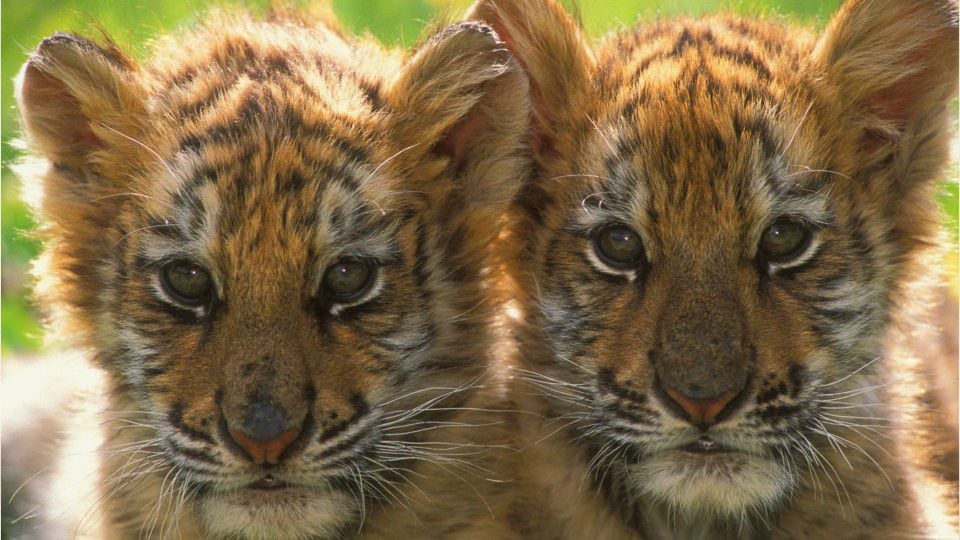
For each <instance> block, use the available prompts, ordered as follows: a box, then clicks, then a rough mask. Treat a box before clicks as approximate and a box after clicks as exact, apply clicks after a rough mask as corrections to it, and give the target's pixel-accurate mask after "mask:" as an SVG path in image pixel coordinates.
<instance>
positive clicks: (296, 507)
mask: <svg viewBox="0 0 960 540" xmlns="http://www.w3.org/2000/svg"><path fill="white" fill-rule="evenodd" d="M200 510H201V515H202V517H203V521H204V524H205V525H206V528H207V530H208V531H209V533H210V534H211V535H212V536H214V537H228V538H233V537H241V538H250V539H267V538H269V539H277V540H281V539H284V540H285V539H290V540H294V539H306V538H317V537H320V538H330V537H335V536H338V535H339V534H340V533H341V532H342V531H343V529H344V528H345V527H347V526H349V525H351V524H352V523H354V522H355V521H356V519H357V516H358V513H359V509H358V507H357V502H356V500H354V499H353V498H352V497H350V496H349V495H347V494H345V493H340V492H324V493H319V492H316V491H309V490H283V491H277V492H272V491H265V492H251V491H249V490H245V491H236V492H231V493H219V494H210V495H208V496H206V497H204V498H203V499H202V500H201V501H200Z"/></svg>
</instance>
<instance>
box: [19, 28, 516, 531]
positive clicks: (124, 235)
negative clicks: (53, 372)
mask: <svg viewBox="0 0 960 540" xmlns="http://www.w3.org/2000/svg"><path fill="white" fill-rule="evenodd" d="M504 95H508V96H511V99H510V100H503V99H502V97H503V96H504ZM526 95H527V80H526V78H525V77H524V76H523V75H522V74H521V73H520V72H519V70H518V69H517V67H516V65H515V63H514V62H513V61H512V60H511V58H510V55H509V53H507V52H506V51H505V49H504V48H503V46H502V44H501V43H499V41H498V39H497V37H496V35H495V34H494V33H493V32H492V31H491V30H490V29H489V28H488V27H485V26H482V25H479V24H461V25H456V26H452V27H449V28H447V29H445V30H442V31H440V32H438V33H436V34H435V35H433V36H432V37H429V38H428V39H426V40H425V41H423V42H422V44H421V45H419V46H418V47H417V48H416V49H415V51H414V52H413V53H412V54H410V55H408V56H406V57H403V56H402V55H400V54H396V53H392V52H388V51H384V50H382V49H381V48H379V46H377V45H375V44H373V43H369V42H363V41H355V40H351V39H349V38H345V37H343V36H342V35H340V34H339V32H338V31H337V30H336V29H335V28H333V26H332V25H330V24H325V23H320V22H311V21H306V20H301V19H297V18H295V17H293V16H289V15H287V16H283V17H280V16H277V17H275V18H274V19H271V20H269V21H266V22H260V21H257V20H255V19H253V18H251V17H250V16H248V15H243V14H224V15H219V16H214V17H212V22H210V23H207V24H206V25H205V26H203V27H202V28H200V29H197V30H194V31H191V32H190V33H186V34H183V35H178V36H176V37H172V38H165V39H162V40H161V41H160V42H159V44H158V45H157V47H156V50H155V52H154V54H153V57H152V60H150V61H149V62H147V63H145V64H143V65H141V64H138V63H136V62H135V61H134V60H132V59H131V58H130V57H128V56H127V55H126V54H124V53H123V52H121V51H120V50H119V49H118V48H117V47H116V46H114V45H112V44H106V45H104V44H98V43H95V42H94V41H91V40H88V39H85V38H83V37H79V36H75V35H67V34H57V35H54V36H52V37H50V38H48V39H46V40H44V41H43V42H42V43H41V44H40V46H39V47H38V48H37V50H36V51H35V52H34V53H33V55H32V56H31V57H30V59H29V61H28V62H27V64H26V65H25V66H24V68H23V70H22V71H21V74H20V78H19V87H18V102H19V107H20V111H21V114H22V119H23V127H24V131H25V134H26V138H27V142H28V144H29V145H30V147H31V148H32V149H33V150H34V151H36V152H37V153H39V154H40V155H41V156H42V157H43V158H45V159H44V160H42V163H41V165H45V171H43V172H42V173H40V174H38V175H35V176H32V177H27V178H26V180H27V182H28V183H29V184H30V185H31V187H33V188H39V189H38V191H39V196H38V197H37V198H36V200H35V204H36V211H37V214H38V216H39V219H40V220H41V221H42V223H43V227H44V228H43V234H44V235H45V237H46V239H47V243H46V249H45V252H44V255H43V257H42V259H41V261H40V262H39V263H38V267H37V273H38V276H39V295H40V297H41V299H42V301H43V302H44V303H45V305H46V307H47V308H48V310H49V311H50V313H51V317H52V318H54V319H55V320H54V323H55V326H54V329H55V331H64V332H68V333H69V335H70V336H72V337H73V338H75V340H76V343H77V345H78V346H81V347H84V348H88V349H90V350H92V351H93V352H94V354H95V357H96V361H97V362H98V364H99V365H101V366H103V367H104V368H105V369H106V370H107V371H108V372H109V374H110V376H111V380H112V392H113V393H114V394H113V395H112V399H111V406H112V409H113V410H111V411H109V412H108V413H107V414H108V415H110V416H111V417H112V418H113V420H114V421H112V422H108V423H107V430H108V432H109V433H110V436H111V440H110V441H109V442H108V443H107V445H106V447H105V452H104V455H105V460H106V464H105V466H104V470H103V472H102V474H103V476H104V481H103V489H104V490H106V491H107V500H108V501H111V502H110V503H109V504H110V507H111V512H110V513H109V514H108V515H109V516H110V518H111V519H112V520H113V521H114V522H116V524H117V525H119V526H121V527H122V526H126V527H129V528H130V530H131V534H134V533H136V530H137V529H138V528H139V529H141V532H143V531H148V532H147V534H148V535H149V534H150V532H151V531H152V532H156V531H161V534H163V532H164V531H163V527H166V526H172V523H166V522H165V520H168V521H169V520H173V519H174V518H176V519H179V518H180V517H181V516H182V515H191V514H192V515H193V516H196V517H197V521H199V523H200V525H201V527H202V528H204V530H206V531H207V532H209V533H211V534H227V535H234V534H236V535H241V536H244V535H251V536H258V537H278V535H281V534H285V535H288V536H290V537H313V536H316V535H324V536H326V535H331V534H334V533H335V532H336V531H339V530H342V529H344V528H345V527H347V526H350V527H353V528H354V530H355V529H356V526H357V524H358V522H359V521H360V519H361V516H363V515H365V513H366V512H368V511H369V510H372V509H375V508H378V507H379V506H380V505H381V504H385V502H386V500H387V499H388V498H390V497H391V496H396V494H395V493H394V491H395V490H397V489H404V488H403V482H404V480H405V478H404V475H403V474H402V473H401V471H404V470H408V468H409V467H410V465H409V464H407V462H408V461H410V462H415V461H416V460H427V461H429V460H431V459H434V458H437V459H440V458H442V457H443V456H439V457H438V453H442V451H441V450H437V448H444V447H443V446H437V445H430V444H428V443H424V442H423V439H424V438H429V437H431V436H435V434H436V433H438V432H437V428H439V427H442V425H443V416H444V415H445V414H449V413H448V412H444V411H450V410H451V409H455V408H456V407H457V406H458V404H459V403H461V402H462V401H463V400H464V399H466V397H467V396H469V395H470V392H471V388H473V387H475V386H476V382H477V381H478V378H479V377H480V376H481V375H482V372H483V361H484V354H485V349H486V347H487V344H488V341H489V338H488V335H487V333H486V324H487V322H488V319H489V314H490V312H491V311H492V309H491V308H492V305H491V303H492V300H491V294H490V291H488V290H486V289H485V285H484V279H485V272H486V270H485V268H486V265H487V262H486V255H487V245H488V244H489V243H490V241H491V240H492V239H493V238H494V237H495V235H496V232H497V225H498V223H499V221H498V216H500V215H501V214H502V212H503V210H504V207H505V205H506V204H507V202H508V201H509V200H511V199H512V198H513V196H514V195H515V192H516V190H517V189H518V188H519V187H520V184H519V180H517V179H518V178H520V176H521V174H520V173H519V172H517V170H516V169H518V168H519V167H520V165H521V163H523V161H522V159H521V156H522V155H523V154H524V150H523V149H524V148H525V145H526V142H525V141H526V127H525V126H526V118H527V112H526V109H525V107H526V104H525V101H524V99H523V98H522V96H526ZM518 96H519V98H518ZM500 102H505V103H509V104H510V106H512V107H513V108H512V109H511V108H510V107H508V106H503V105H502V104H499V103H500ZM494 103H498V105H497V106H496V107H494V106H493V105H492V104H494ZM381 498H382V499H383V500H381V501H379V502H378V499H381ZM151 510H153V512H150V511H151Z"/></svg>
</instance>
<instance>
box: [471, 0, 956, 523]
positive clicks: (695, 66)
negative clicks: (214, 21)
mask: <svg viewBox="0 0 960 540" xmlns="http://www.w3.org/2000/svg"><path fill="white" fill-rule="evenodd" d="M467 17H468V18H470V19H475V20H480V21H483V22H485V23H486V24H490V25H491V26H493V27H494V28H495V29H496V31H497V32H498V34H499V35H500V36H501V37H502V39H503V40H504V41H505V42H506V43H507V46H508V47H509V49H510V50H511V52H513V53H514V55H515V56H516V57H517V59H518V61H519V62H520V63H521V64H522V65H523V66H524V68H525V70H526V72H527V73H528V75H529V77H530V79H531V103H532V106H533V108H534V115H533V126H532V129H531V139H532V144H533V147H534V148H535V150H536V160H537V171H536V173H535V175H534V178H533V179H532V181H531V182H530V183H529V185H528V186H527V188H526V189H525V190H524V192H523V193H522V194H521V197H520V199H519V202H518V204H517V206H516V214H515V216H516V219H515V222H514V224H513V227H512V233H511V235H510V236H509V238H508V239H507V241H506V242H505V246H506V247H510V246H512V247H513V248H514V249H515V253H514V260H515V264H514V265H513V267H512V271H511V273H510V280H512V281H511V282H510V286H511V287H512V288H513V289H514V291H515V294H516V297H517V302H516V306H515V310H516V311H515V313H516V320H517V324H518V325H520V326H521V331H520V332H519V335H520V341H519V351H520V362H519V364H518V366H517V367H516V374H517V377H516V380H517V381H518V385H517V387H516V392H515V395H516V399H517V401H518V402H519V404H520V408H522V409H526V410H528V411H530V412H534V413H537V414H528V415H522V416H521V417H520V418H519V420H518V421H519V422H520V424H521V425H522V430H523V433H522V434H521V436H520V437H521V443H520V444H521V446H522V447H524V448H529V450H528V451H527V452H525V453H523V454H521V455H520V456H519V457H518V460H517V462H516V463H515V464H514V466H515V470H514V474H515V475H516V476H517V477H519V478H522V479H523V481H522V482H520V485H521V486H522V487H521V488H520V489H519V490H518V493H517V497H516V502H515V506H514V509H513V511H512V512H511V514H510V521H511V522H512V523H513V524H514V526H515V527H516V529H517V530H518V531H521V532H522V534H523V535H524V536H525V537H527V538H534V537H535V538H605V539H607V538H634V537H637V536H641V537H647V538H720V537H760V538H766V537H775V538H820V537H831V538H873V537H901V536H903V537H916V536H937V535H941V534H955V531H954V529H953V527H954V526H955V525H953V526H951V525H950V524H949V521H943V519H944V518H943V517H942V516H938V515H937V504H941V503H943V502H944V500H943V499H941V500H940V501H937V500H935V499H936V497H937V496H938V495H941V494H942V493H943V491H941V492H935V491H934V492H930V491H926V490H927V489H928V488H927V487H924V485H923V484H922V483H921V482H920V480H919V478H920V477H921V476H923V467H922V466H921V467H915V466H912V465H910V462H911V458H916V456H915V455H914V454H911V452H912V451H911V450H909V449H908V448H905V446H906V447H909V446H910V445H909V444H904V443H902V442H898V440H899V438H900V437H901V436H904V435H906V436H907V437H908V438H909V437H914V436H915V435H913V433H914V431H916V430H922V429H925V426H926V424H924V423H923V422H922V421H921V420H922V419H921V418H920V417H918V416H916V415H915V413H916V410H915V409H914V408H913V407H914V406H913V405H910V406H909V407H907V406H903V407H901V405H903V404H902V403H901V401H899V400H900V398H899V397H897V394H896V392H897V390H896V384H897V383H899V382H901V381H902V380H904V379H906V380H907V381H908V382H910V379H909V378H910V377H912V376H914V374H915V372H914V371H911V369H910V365H909V364H910V362H906V363H905V362H902V361H896V359H892V358H890V357H889V355H890V354H891V353H895V352H896V348H895V347H891V348H885V342H886V341H885V340H887V337H888V333H889V331H890V329H891V327H892V322H893V321H894V320H900V322H904V321H906V322H908V323H909V320H908V319H904V318H903V317H902V315H901V314H902V313H903V312H904V311H903V310H904V306H907V305H909V304H910V303H911V301H913V300H914V299H915V298H914V297H913V296H912V293H911V292H910V290H911V288H909V287H908V285H909V284H910V283H911V281H912V280H913V279H914V278H915V276H916V275H917V274H916V271H917V269H918V268H917V267H918V265H919V263H918V261H920V260H921V259H920V255H921V254H922V253H923V251H924V249H923V248H924V247H925V245H927V244H929V243H931V242H933V241H935V239H936V227H937V219H936V218H937V215H938V213H937V207H936V203H935V201H934V198H933V196H932V193H933V189H934V187H935V185H936V180H937V179H938V178H939V177H940V176H939V175H940V174H941V172H942V169H943V165H944V163H945V161H946V158H947V142H948V140H949V137H950V130H949V123H948V103H949V102H950V99H951V98H952V97H953V96H954V95H955V94H956V81H957V13H956V6H955V4H954V3H952V2H940V1H934V0H910V1H899V0H851V1H849V2H847V3H846V4H845V5H844V6H843V7H842V9H841V10H840V12H839V13H838V14H837V15H836V16H835V17H834V19H833V21H832V22H831V23H830V25H829V26H828V27H827V28H826V30H824V31H823V33H822V34H821V35H820V36H816V35H813V34H812V33H810V32H808V31H807V30H804V29H801V28H794V27H788V26H782V25H780V24H776V23H772V22H767V21H761V20H753V19H744V18H738V17H733V16H713V17H707V18H702V19H678V20H669V21H667V20H664V21H657V22H652V23H649V24H642V25H640V26H638V27H636V28H633V29H629V30H626V31H623V32H619V33H615V34H613V35H611V36H609V37H607V38H605V39H604V40H603V41H602V42H601V43H599V44H597V45H596V46H595V47H591V46H590V45H589V44H587V43H586V40H585V39H584V38H583V36H582V32H581V31H580V29H579V28H578V26H577V25H576V23H574V22H573V20H572V19H571V18H570V17H569V16H568V15H567V14H566V13H565V12H564V10H563V8H562V7H561V6H560V5H559V3H558V2H555V1H553V0H528V1H511V0H480V1H479V2H478V3H477V4H475V5H474V7H473V9H472V10H471V12H470V13H469V14H468V16H467ZM784 216H788V217H790V218H791V219H794V220H797V221H800V222H802V223H804V224H805V227H806V228H807V229H808V230H809V231H811V233H810V238H811V240H810V242H809V243H808V244H806V245H805V247H804V248H803V250H802V252H801V253H799V254H798V255H797V256H795V257H794V258H792V259H791V260H789V261H787V262H776V261H774V260H771V259H764V257H762V256H761V255H760V252H759V248H758V243H759V240H760V237H761V235H762V234H763V231H764V230H765V228H766V227H768V226H769V225H770V224H772V223H774V222H775V221H776V220H778V219H779V218H781V217H784ZM610 224H617V225H621V226H628V227H630V228H631V229H632V230H634V231H636V232H637V234H638V235H639V237H640V238H641V239H642V243H643V255H642V258H641V260H640V261H639V262H637V263H634V264H633V265H632V266H630V267H629V268H627V269H622V268H617V267H614V266H611V265H609V264H606V263H605V262H604V261H603V259H602V258H601V257H600V256H598V255H597V253H596V247H595V243H594V240H593V239H594V238H595V235H596V234H597V233H598V231H599V230H601V229H602V228H603V227H604V226H607V225H610ZM901 345H902V344H901ZM731 351H733V352H731ZM689 355H697V356H696V357H695V358H690V356H689ZM666 357H669V358H673V359H675V360H671V362H677V363H674V364H671V363H664V362H665V360H663V358H666ZM731 357H735V358H737V359H738V360H737V361H735V362H730V363H725V364H722V367H716V366H712V364H711V362H716V363H717V365H718V366H720V359H721V358H731ZM913 363H914V364H915V363H916V362H913ZM687 369H689V370H693V371H697V370H700V371H701V372H705V371H704V370H711V369H712V370H713V372H712V375H711V377H712V378H713V379H721V378H723V377H726V376H727V375H726V373H727V372H728V371H729V370H738V371H742V372H743V373H745V374H746V375H745V377H747V379H746V380H747V382H746V386H745V387H744V388H743V390H742V391H740V393H739V394H738V397H737V398H736V399H735V400H734V401H733V402H731V405H730V406H728V408H727V410H726V411H725V414H726V416H725V417H724V418H723V419H722V420H721V421H720V422H718V423H716V424H714V425H712V426H709V428H707V429H705V430H701V429H700V428H698V427H695V426H694V425H693V424H692V423H691V422H688V421H687V420H686V419H685V418H684V413H683V412H682V411H680V410H679V408H678V406H677V405H675V404H674V403H673V400H672V398H670V397H668V396H667V394H665V393H664V390H662V387H663V384H662V383H658V382H657V381H658V380H663V378H664V377H684V376H687V375H686V374H685V373H677V371H678V370H687ZM707 380H708V381H710V380H712V379H707ZM708 384H709V383H708ZM891 385H893V386H891ZM544 418H546V421H545V420H544ZM924 433H925V435H930V434H931V433H932V432H927V431H925V432H924ZM701 437H709V438H710V442H709V444H714V445H721V446H722V447H723V448H725V451H724V452H720V453H717V452H713V453H701V452H697V451H694V450H689V448H691V447H695V446H696V445H698V444H699V443H698V441H699V440H701ZM933 438H937V437H936V436H934V437H933ZM953 445H954V446H953V447H954V448H955V442H954V443H953ZM915 449H916V447H915V446H914V450H915ZM948 455H949V454H948ZM917 459H918V460H919V461H921V462H923V461H925V462H926V463H924V464H923V465H924V466H929V465H930V463H931V460H932V457H930V456H929V455H926V456H924V455H923V454H922V453H921V454H920V457H919V458H917ZM953 481H954V484H953V486H949V485H948V486H941V487H940V488H929V489H942V490H946V491H952V492H953V493H955V489H956V487H955V476H954V479H953ZM955 503H956V501H955V500H951V499H949V498H948V499H946V504H947V507H950V506H955ZM952 512H953V514H954V515H955V512H956V510H955V508H954V509H953V510H952Z"/></svg>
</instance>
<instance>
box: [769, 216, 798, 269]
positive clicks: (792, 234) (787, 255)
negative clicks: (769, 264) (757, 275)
mask: <svg viewBox="0 0 960 540" xmlns="http://www.w3.org/2000/svg"><path fill="white" fill-rule="evenodd" d="M810 236H811V235H810V229H809V228H808V227H807V226H806V225H805V224H804V223H802V222H800V221H797V220H795V219H790V218H780V219H778V220H777V221H775V222H773V224H772V225H770V226H769V227H767V228H766V230H764V231H763V234H762V235H761V236H760V251H761V252H762V253H763V255H764V256H766V258H767V259H769V260H771V261H774V262H784V261H788V260H790V259H794V258H796V257H799V256H800V255H801V254H803V252H804V250H805V249H806V247H807V246H808V245H809V244H810Z"/></svg>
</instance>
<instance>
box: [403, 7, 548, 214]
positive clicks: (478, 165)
mask: <svg viewBox="0 0 960 540" xmlns="http://www.w3.org/2000/svg"><path fill="white" fill-rule="evenodd" d="M386 97H387V100H388V103H390V105H391V107H392V108H393V109H394V114H395V116H396V119H395V122H394V124H395V130H396V132H397V138H398V140H400V141H410V143H411V144H413V145H416V148H410V149H409V151H408V152H405V153H406V156H407V158H410V157H416V156H419V155H423V154H424V153H427V152H434V153H437V154H441V155H445V156H447V157H448V158H449V160H450V161H449V166H450V167H452V168H453V169H454V174H455V176H456V179H457V185H458V187H459V188H460V193H461V197H460V202H461V203H464V204H469V205H471V206H473V207H475V208H477V207H481V206H483V205H484V204H486V203H493V202H496V203H497V206H500V207H503V206H505V205H506V202H507V201H509V200H511V199H512V198H513V196H514V194H515V193H516V192H517V190H519V188H520V186H521V185H522V180H523V179H522V178H521V176H522V175H521V174H519V171H520V170H521V169H524V168H525V166H524V160H525V159H526V158H525V156H527V155H528V151H527V150H526V145H525V136H526V132H527V129H528V117H529V100H528V90H527V80H526V77H524V75H523V72H522V71H521V70H520V68H519V66H518V65H517V63H516V61H514V59H513V57H512V56H511V55H510V53H509V52H508V51H507V50H506V48H505V47H504V46H503V44H502V43H501V42H500V40H499V39H498V38H497V35H496V34H495V33H494V32H493V30H492V29H490V27H488V26H484V25H481V24H477V23H462V24H457V25H453V26H450V27H448V28H446V29H444V30H443V31H441V32H439V33H438V34H436V35H434V36H432V37H431V38H430V39H428V40H427V41H426V42H424V43H423V45H421V46H420V47H418V48H417V50H416V51H415V52H414V53H413V55H412V56H411V57H410V58H409V59H407V61H406V62H405V63H404V65H403V67H402V69H401V71H400V73H399V74H398V76H397V77H396V78H395V79H394V80H393V81H392V83H391V84H390V86H389V89H388V92H387V96H386ZM422 172H423V171H421V173H422ZM425 176H426V177H430V178H433V177H435V175H432V174H426V175H425ZM441 189H442V187H441ZM501 209H502V208H501ZM496 211H499V209H498V210H496Z"/></svg>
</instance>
